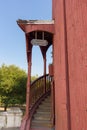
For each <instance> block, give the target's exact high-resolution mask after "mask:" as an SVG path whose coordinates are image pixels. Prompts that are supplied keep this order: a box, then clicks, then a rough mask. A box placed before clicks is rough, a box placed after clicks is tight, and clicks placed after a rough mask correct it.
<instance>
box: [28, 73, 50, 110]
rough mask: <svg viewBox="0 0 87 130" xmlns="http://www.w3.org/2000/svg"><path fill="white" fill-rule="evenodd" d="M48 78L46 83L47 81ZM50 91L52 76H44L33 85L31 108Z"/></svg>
mask: <svg viewBox="0 0 87 130" xmlns="http://www.w3.org/2000/svg"><path fill="white" fill-rule="evenodd" d="M45 77H46V81H45ZM45 83H46V88H45ZM45 89H46V91H49V89H51V88H50V76H49V75H44V76H42V77H40V78H38V79H37V80H35V81H34V82H33V83H32V84H31V88H30V108H31V107H32V106H33V105H34V104H35V102H36V101H37V100H38V99H39V98H40V97H41V96H42V95H43V94H44V92H45V93H46V91H44V90H45Z"/></svg>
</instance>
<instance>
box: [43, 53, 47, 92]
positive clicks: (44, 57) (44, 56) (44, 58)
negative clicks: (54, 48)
mask: <svg viewBox="0 0 87 130" xmlns="http://www.w3.org/2000/svg"><path fill="white" fill-rule="evenodd" d="M43 60H44V75H45V79H44V85H45V88H44V91H45V92H46V52H45V53H44V55H43Z"/></svg>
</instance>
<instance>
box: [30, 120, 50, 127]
mask: <svg viewBox="0 0 87 130" xmlns="http://www.w3.org/2000/svg"><path fill="white" fill-rule="evenodd" d="M31 126H32V127H51V126H52V125H51V121H40V120H33V121H32V125H31Z"/></svg>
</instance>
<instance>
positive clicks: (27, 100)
mask: <svg viewBox="0 0 87 130" xmlns="http://www.w3.org/2000/svg"><path fill="white" fill-rule="evenodd" d="M26 50H27V51H26V52H27V62H28V78H27V90H26V116H29V105H30V102H29V99H30V97H29V96H30V85H31V59H32V45H31V44H30V43H29V40H28V36H26Z"/></svg>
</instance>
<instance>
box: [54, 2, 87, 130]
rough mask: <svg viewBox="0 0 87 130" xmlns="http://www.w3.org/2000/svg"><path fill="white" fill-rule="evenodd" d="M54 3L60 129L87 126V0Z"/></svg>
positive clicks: (78, 129) (56, 96)
mask: <svg viewBox="0 0 87 130" xmlns="http://www.w3.org/2000/svg"><path fill="white" fill-rule="evenodd" d="M53 6H54V7H53V9H54V11H53V13H54V14H53V18H54V19H55V35H54V79H55V103H56V105H55V113H56V130H87V0H72V1H70V0H54V4H53ZM67 67H68V69H67ZM67 97H68V98H67ZM67 105H68V108H67V107H66V106H67ZM69 105H70V106H69ZM70 125H71V126H70ZM70 127H71V128H70Z"/></svg>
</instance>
